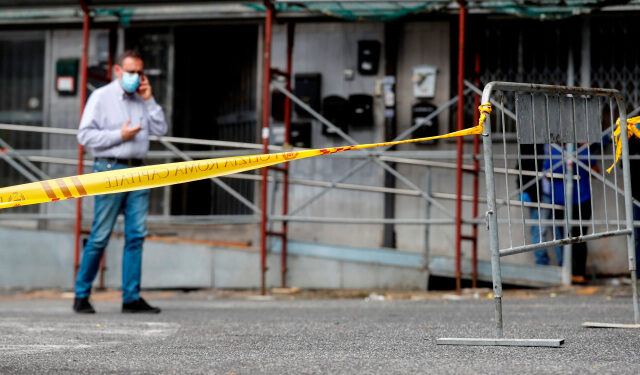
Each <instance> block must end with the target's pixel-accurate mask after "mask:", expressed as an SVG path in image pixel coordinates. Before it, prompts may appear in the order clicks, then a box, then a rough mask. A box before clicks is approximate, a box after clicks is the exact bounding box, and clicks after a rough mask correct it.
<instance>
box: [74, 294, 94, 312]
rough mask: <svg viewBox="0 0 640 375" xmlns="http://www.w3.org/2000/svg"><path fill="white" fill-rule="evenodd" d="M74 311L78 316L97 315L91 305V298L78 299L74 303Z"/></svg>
mask: <svg viewBox="0 0 640 375" xmlns="http://www.w3.org/2000/svg"><path fill="white" fill-rule="evenodd" d="M73 311H75V312H77V313H78V314H95V313H96V310H94V309H93V306H91V304H90V303H89V297H84V298H76V299H75V300H74V301H73Z"/></svg>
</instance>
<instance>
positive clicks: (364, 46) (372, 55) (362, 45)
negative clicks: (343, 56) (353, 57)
mask: <svg viewBox="0 0 640 375" xmlns="http://www.w3.org/2000/svg"><path fill="white" fill-rule="evenodd" d="M379 62H380V42H378V41H377V40H360V41H358V73H360V74H362V75H363V76H372V75H376V74H378V65H379Z"/></svg>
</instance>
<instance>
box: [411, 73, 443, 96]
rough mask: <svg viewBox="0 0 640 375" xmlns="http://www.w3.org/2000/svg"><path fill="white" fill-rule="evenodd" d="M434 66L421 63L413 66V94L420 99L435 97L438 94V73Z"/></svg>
mask: <svg viewBox="0 0 640 375" xmlns="http://www.w3.org/2000/svg"><path fill="white" fill-rule="evenodd" d="M437 74H438V69H437V68H436V67H434V66H429V65H421V66H416V67H414V68H413V76H412V77H411V81H412V82H413V96H414V97H416V98H418V99H424V98H433V97H434V96H435V94H436V75H437Z"/></svg>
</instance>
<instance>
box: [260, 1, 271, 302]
mask: <svg viewBox="0 0 640 375" xmlns="http://www.w3.org/2000/svg"><path fill="white" fill-rule="evenodd" d="M265 6H266V18H265V22H264V54H263V65H264V66H263V77H262V81H263V86H262V151H263V152H264V153H265V154H266V153H268V152H269V116H270V112H271V111H270V110H269V102H270V100H269V99H270V96H271V90H270V88H269V86H270V85H271V33H272V26H273V8H272V5H271V2H270V1H265ZM268 175H269V171H268V169H267V168H262V191H261V196H262V198H261V204H262V208H261V209H262V213H261V214H262V220H261V222H260V273H261V275H260V293H261V294H262V295H264V294H265V293H266V273H267V184H268Z"/></svg>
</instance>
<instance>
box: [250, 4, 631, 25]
mask: <svg viewBox="0 0 640 375" xmlns="http://www.w3.org/2000/svg"><path fill="white" fill-rule="evenodd" d="M274 3H275V9H276V11H283V12H307V13H315V14H322V15H328V16H333V17H339V18H343V19H348V20H377V21H391V20H394V19H397V18H401V17H404V16H406V15H409V14H419V13H430V12H438V11H447V12H450V11H454V12H455V11H457V10H458V9H459V4H458V2H457V1H451V0H435V1H419V0H416V1H407V0H310V1H299V0H274ZM630 4H635V5H636V6H637V5H638V4H640V1H638V0H498V1H473V0H472V1H467V2H466V7H467V9H468V10H469V12H471V13H474V12H482V13H502V14H510V15H513V16H518V17H526V18H535V19H540V20H546V19H562V18H567V17H572V16H576V15H580V14H588V13H591V12H593V11H597V10H602V9H603V8H604V7H610V8H611V7H616V6H621V5H630ZM250 6H251V5H250ZM253 7H254V9H258V8H259V7H256V6H255V5H253Z"/></svg>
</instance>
